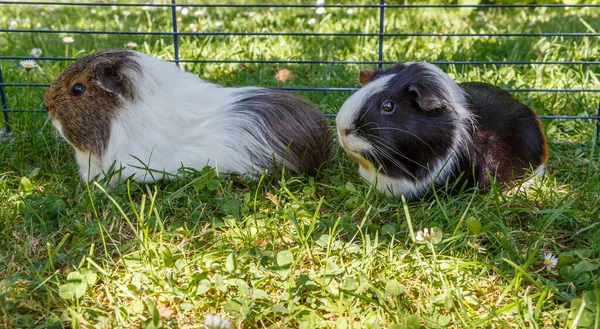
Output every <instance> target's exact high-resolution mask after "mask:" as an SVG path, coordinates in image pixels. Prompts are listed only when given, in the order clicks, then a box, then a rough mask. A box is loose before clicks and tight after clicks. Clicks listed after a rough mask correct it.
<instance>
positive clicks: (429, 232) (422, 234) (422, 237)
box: [415, 228, 434, 241]
mask: <svg viewBox="0 0 600 329" xmlns="http://www.w3.org/2000/svg"><path fill="white" fill-rule="evenodd" d="M433 234H434V232H433V229H428V228H424V229H423V230H422V231H417V236H416V237H415V239H416V240H417V241H429V240H431V237H433Z"/></svg>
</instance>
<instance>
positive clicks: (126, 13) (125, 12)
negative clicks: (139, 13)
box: [123, 10, 131, 17]
mask: <svg viewBox="0 0 600 329" xmlns="http://www.w3.org/2000/svg"><path fill="white" fill-rule="evenodd" d="M129 15H131V12H130V11H129V10H124V11H123V16H125V17H127V16H129Z"/></svg>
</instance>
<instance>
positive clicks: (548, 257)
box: [544, 251, 558, 270]
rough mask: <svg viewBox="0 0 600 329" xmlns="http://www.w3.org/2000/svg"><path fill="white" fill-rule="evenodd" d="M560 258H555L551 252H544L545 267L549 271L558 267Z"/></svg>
mask: <svg viewBox="0 0 600 329" xmlns="http://www.w3.org/2000/svg"><path fill="white" fill-rule="evenodd" d="M556 263H558V257H556V256H554V255H553V254H552V252H550V251H544V267H545V268H546V269H547V270H549V269H551V268H553V267H555V266H556Z"/></svg>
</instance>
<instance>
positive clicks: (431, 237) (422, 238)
mask: <svg viewBox="0 0 600 329" xmlns="http://www.w3.org/2000/svg"><path fill="white" fill-rule="evenodd" d="M443 238H444V232H443V231H442V229H441V228H439V227H435V228H434V227H431V228H424V229H423V230H422V231H417V234H416V236H415V242H416V243H418V244H432V245H436V244H438V243H440V242H442V239H443Z"/></svg>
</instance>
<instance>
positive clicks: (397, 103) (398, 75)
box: [336, 63, 548, 200]
mask: <svg viewBox="0 0 600 329" xmlns="http://www.w3.org/2000/svg"><path fill="white" fill-rule="evenodd" d="M360 82H361V84H362V85H363V87H362V88H361V89H359V90H358V91H357V92H356V93H354V94H353V95H352V96H350V98H348V99H347V100H346V102H345V103H344V104H343V105H342V107H341V109H340V111H339V113H338V115H337V118H336V123H337V131H338V137H339V141H340V144H341V145H342V147H343V148H344V149H345V151H346V153H348V154H349V155H350V156H351V157H352V158H354V159H356V160H357V161H358V163H359V166H360V169H359V172H360V174H361V176H362V177H363V178H365V179H366V180H367V181H369V182H370V183H372V184H376V187H377V190H379V191H380V192H383V193H386V194H387V195H388V196H396V197H399V196H400V195H404V196H405V197H406V198H407V199H410V200H414V199H418V198H420V197H422V196H423V195H425V194H426V192H428V191H429V192H431V188H434V189H435V188H441V187H442V186H446V184H447V183H448V185H449V186H451V185H452V184H454V183H456V185H455V186H457V188H463V187H478V188H480V189H485V188H487V187H489V185H490V179H489V177H490V176H491V177H495V179H496V181H498V182H501V183H507V184H508V185H509V186H510V185H511V182H514V181H515V180H517V179H520V178H521V177H523V176H524V175H525V174H526V173H527V171H528V170H529V169H532V170H534V173H535V174H536V175H538V176H541V175H542V174H543V172H544V168H545V162H546V159H547V157H548V147H547V143H546V137H545V135H544V131H543V128H542V126H541V123H540V120H539V118H538V116H537V115H536V113H535V112H534V111H532V110H531V109H530V108H529V107H527V106H525V105H524V104H522V103H520V102H519V101H517V100H516V99H515V98H513V97H512V96H511V95H510V94H509V93H507V92H506V91H504V90H502V89H500V88H498V87H495V86H493V85H490V84H486V83H478V82H467V83H461V84H458V83H456V82H454V81H453V80H452V79H451V78H450V77H449V76H448V75H447V74H446V73H444V72H443V71H442V70H440V69H439V68H438V67H436V66H434V65H432V64H428V63H400V64H397V65H395V66H393V67H391V68H389V69H387V70H376V71H371V70H363V71H361V72H360ZM488 173H489V175H488Z"/></svg>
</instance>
